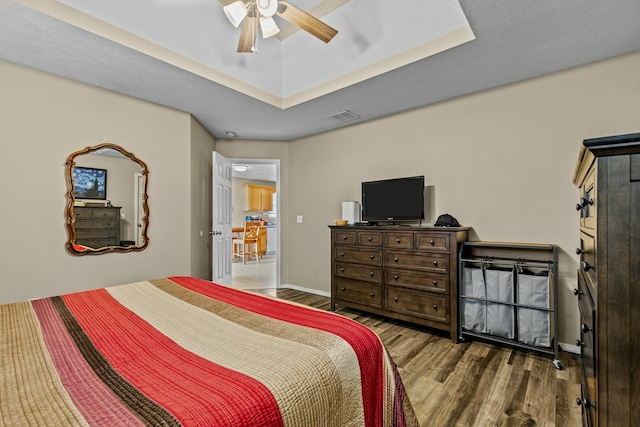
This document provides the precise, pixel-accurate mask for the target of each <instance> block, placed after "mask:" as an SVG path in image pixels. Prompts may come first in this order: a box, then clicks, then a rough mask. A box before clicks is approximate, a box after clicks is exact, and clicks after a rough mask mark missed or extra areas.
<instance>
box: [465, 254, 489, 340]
mask: <svg viewBox="0 0 640 427" xmlns="http://www.w3.org/2000/svg"><path fill="white" fill-rule="evenodd" d="M462 295H465V296H471V297H475V298H483V299H484V298H486V291H485V283H484V275H483V269H481V268H471V267H466V268H463V269H462ZM486 307H487V303H486V302H485V301H475V300H468V299H463V300H462V317H463V318H462V328H463V329H465V330H467V331H473V332H482V333H484V332H486Z"/></svg>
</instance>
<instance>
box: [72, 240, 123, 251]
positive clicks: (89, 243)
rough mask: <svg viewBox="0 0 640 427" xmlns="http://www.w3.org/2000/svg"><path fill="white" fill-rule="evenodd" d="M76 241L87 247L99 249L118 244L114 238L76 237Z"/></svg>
mask: <svg viewBox="0 0 640 427" xmlns="http://www.w3.org/2000/svg"><path fill="white" fill-rule="evenodd" d="M76 243H77V244H79V245H82V246H86V247H88V248H93V249H99V248H104V247H106V246H118V245H119V244H120V242H117V241H116V239H113V238H112V239H76Z"/></svg>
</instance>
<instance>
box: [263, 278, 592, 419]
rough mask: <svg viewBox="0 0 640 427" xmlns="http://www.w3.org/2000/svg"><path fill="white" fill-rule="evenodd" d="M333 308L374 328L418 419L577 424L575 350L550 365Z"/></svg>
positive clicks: (311, 300)
mask: <svg viewBox="0 0 640 427" xmlns="http://www.w3.org/2000/svg"><path fill="white" fill-rule="evenodd" d="M265 293H267V292H265ZM269 293H270V294H273V291H271V292H269ZM277 296H278V297H279V298H282V299H285V300H290V301H295V302H298V303H301V304H305V305H309V306H312V307H316V308H320V309H324V310H329V307H330V300H329V298H326V297H322V296H318V295H313V294H309V293H305V292H301V291H297V290H292V289H279V290H278V291H277ZM337 313H339V314H341V315H344V316H346V317H349V318H351V319H353V320H356V321H358V322H360V323H362V324H364V325H366V326H367V327H369V328H370V329H372V330H373V331H374V332H376V333H377V334H378V335H379V336H380V338H381V340H382V342H383V343H384V345H385V346H386V347H387V349H388V350H389V353H390V354H391V356H392V357H393V360H394V361H395V362H396V364H397V365H398V369H399V371H400V375H401V377H402V380H403V382H404V385H405V388H406V391H407V395H408V396H409V399H410V400H411V403H412V405H413V408H414V410H415V412H416V416H417V417H418V420H419V421H420V425H421V426H423V427H427V426H435V427H440V426H460V427H462V426H464V427H468V426H560V427H565V426H569V427H571V426H580V425H581V414H580V407H579V406H578V405H576V397H578V396H579V395H580V367H579V359H578V356H577V355H574V354H570V353H566V352H561V353H560V360H561V362H562V365H563V369H562V370H557V369H556V368H555V367H554V365H553V363H552V361H551V358H549V357H545V356H542V355H538V354H535V353H530V352H526V351H523V350H517V349H512V348H510V347H504V346H496V345H493V344H488V343H484V342H479V341H476V342H467V343H463V344H453V343H452V342H451V340H450V338H449V337H448V336H446V335H440V334H438V332H437V331H433V330H431V329H428V328H422V327H419V326H414V325H410V324H408V323H403V322H397V321H394V320H391V319H386V318H383V317H379V316H375V315H371V314H368V313H363V312H360V311H357V310H352V309H348V308H340V309H339V310H338V311H337Z"/></svg>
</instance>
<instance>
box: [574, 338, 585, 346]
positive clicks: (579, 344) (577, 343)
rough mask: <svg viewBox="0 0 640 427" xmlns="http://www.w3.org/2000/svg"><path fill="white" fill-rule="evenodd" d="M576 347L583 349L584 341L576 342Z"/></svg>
mask: <svg viewBox="0 0 640 427" xmlns="http://www.w3.org/2000/svg"><path fill="white" fill-rule="evenodd" d="M576 345H577V346H578V347H582V346H583V345H584V341H580V340H576Z"/></svg>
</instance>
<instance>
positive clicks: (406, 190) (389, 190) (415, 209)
mask: <svg viewBox="0 0 640 427" xmlns="http://www.w3.org/2000/svg"><path fill="white" fill-rule="evenodd" d="M423 219H424V176H411V177H407V178H396V179H385V180H382V181H368V182H363V183H362V220H363V221H368V222H391V223H394V222H398V221H421V220H423Z"/></svg>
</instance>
